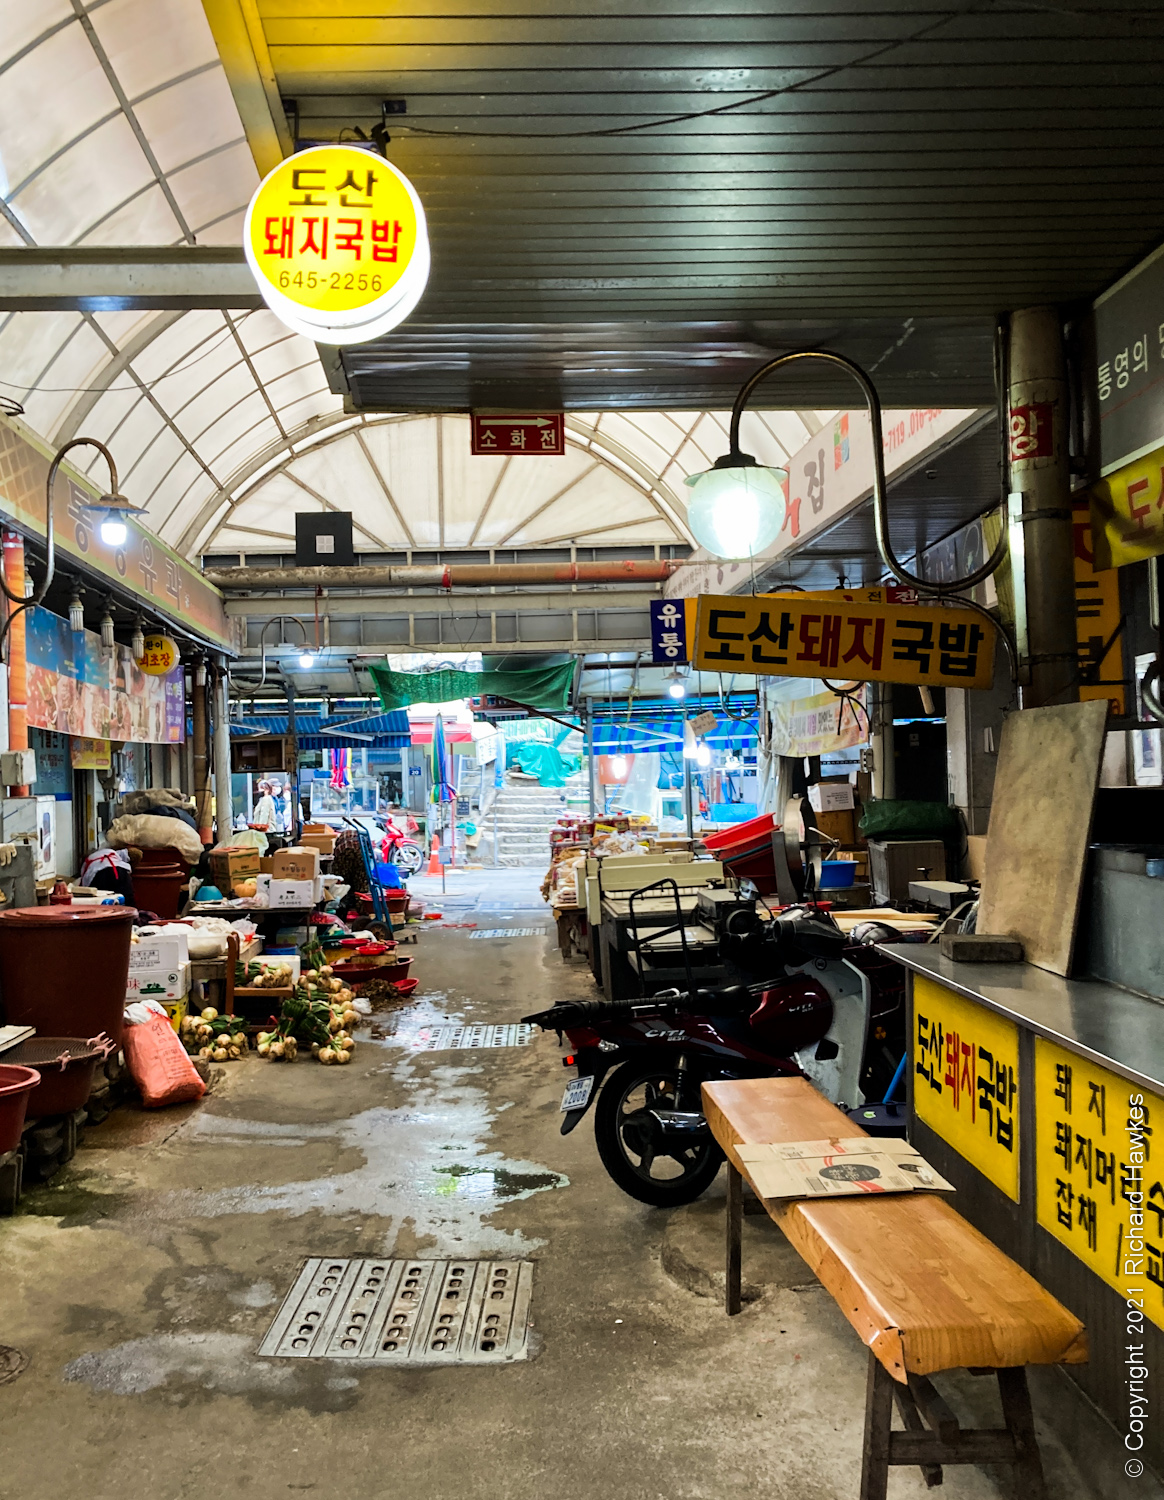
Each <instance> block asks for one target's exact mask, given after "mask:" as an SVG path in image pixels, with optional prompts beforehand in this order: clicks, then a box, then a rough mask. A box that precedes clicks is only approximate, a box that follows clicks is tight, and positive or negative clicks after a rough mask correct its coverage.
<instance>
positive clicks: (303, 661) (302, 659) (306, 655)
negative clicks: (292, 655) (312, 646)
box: [299, 651, 315, 672]
mask: <svg viewBox="0 0 1164 1500" xmlns="http://www.w3.org/2000/svg"><path fill="white" fill-rule="evenodd" d="M299 665H300V666H301V667H302V668H303V670H304V671H305V672H310V671H311V669H312V667H313V666H314V665H315V657H314V656H312V654H311V652H310V651H301V652H300V653H299Z"/></svg>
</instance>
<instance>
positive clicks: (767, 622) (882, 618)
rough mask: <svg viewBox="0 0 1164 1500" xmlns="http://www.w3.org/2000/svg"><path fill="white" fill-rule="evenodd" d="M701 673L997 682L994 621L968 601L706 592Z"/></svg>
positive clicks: (698, 646)
mask: <svg viewBox="0 0 1164 1500" xmlns="http://www.w3.org/2000/svg"><path fill="white" fill-rule="evenodd" d="M695 665H696V667H697V668H698V669H699V670H700V671H701V672H746V673H756V674H758V675H761V676H771V677H816V678H831V679H834V680H836V681H838V682H840V681H860V682H909V683H913V684H915V685H925V686H927V687H931V686H933V687H962V688H988V687H989V686H990V684H991V682H992V680H993V677H994V626H993V625H992V624H991V623H990V621H989V620H987V619H985V618H984V617H983V616H981V615H979V614H977V613H975V612H972V611H970V610H968V609H956V608H943V607H933V606H929V605H916V604H915V605H909V604H879V603H878V604H874V603H871V602H867V601H865V600H852V601H851V600H847V599H843V598H841V599H834V598H813V597H812V596H810V595H807V594H792V595H787V594H786V595H763V594H761V595H757V596H755V597H749V596H747V595H740V594H727V595H719V594H701V595H700V596H699V615H698V619H697V623H696V630H695Z"/></svg>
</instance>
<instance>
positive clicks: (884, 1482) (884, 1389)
mask: <svg viewBox="0 0 1164 1500" xmlns="http://www.w3.org/2000/svg"><path fill="white" fill-rule="evenodd" d="M892 1420H893V1376H892V1375H890V1373H889V1371H888V1370H887V1369H886V1368H885V1366H884V1365H883V1364H882V1363H881V1361H880V1360H879V1359H878V1358H877V1356H876V1355H875V1354H874V1353H873V1352H872V1351H870V1353H869V1378H868V1383H867V1385H866V1387H865V1440H864V1442H863V1444H862V1446H861V1500H886V1494H887V1492H888V1489H889V1429H890V1426H891V1423H892Z"/></svg>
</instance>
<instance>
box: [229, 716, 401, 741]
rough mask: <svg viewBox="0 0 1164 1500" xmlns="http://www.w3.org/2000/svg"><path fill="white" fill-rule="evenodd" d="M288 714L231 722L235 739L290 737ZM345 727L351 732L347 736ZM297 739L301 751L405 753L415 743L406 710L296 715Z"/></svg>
mask: <svg viewBox="0 0 1164 1500" xmlns="http://www.w3.org/2000/svg"><path fill="white" fill-rule="evenodd" d="M289 724H290V718H289V716H288V715H287V714H247V715H246V717H245V718H243V719H241V720H238V721H233V720H232V722H231V726H230V737H231V739H234V740H252V739H257V738H258V737H259V736H260V735H264V734H288V733H289V732H290V730H289V727H288V726H289ZM345 728H346V729H347V730H348V731H349V732H348V733H346V734H345V732H344V731H345ZM295 737H296V739H297V740H298V741H299V748H300V749H301V750H339V749H343V748H344V747H345V746H352V745H364V746H366V747H367V748H368V749H376V750H402V749H403V748H404V747H405V746H406V745H410V744H411V743H412V737H411V732H410V730H409V726H408V715H407V714H406V713H405V712H404V711H403V709H396V710H394V711H393V712H392V713H387V714H386V713H384V712H382V711H380V712H376V713H368V712H363V711H359V712H352V713H334V714H329V715H328V716H327V717H326V718H325V717H323V716H322V715H320V714H309V713H302V714H296V715H295Z"/></svg>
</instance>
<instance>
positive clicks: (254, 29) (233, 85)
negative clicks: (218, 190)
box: [202, 0, 293, 177]
mask: <svg viewBox="0 0 1164 1500" xmlns="http://www.w3.org/2000/svg"><path fill="white" fill-rule="evenodd" d="M202 8H203V10H205V12H206V19H207V20H208V21H209V22H210V30H211V32H212V33H213V34H214V43H215V46H216V47H217V48H218V55H219V57H221V58H222V65H223V67H224V68H225V69H226V77H227V81H228V82H229V84H230V91H231V93H232V94H233V95H234V102H235V103H236V104H237V105H238V112H239V114H240V115H241V116H242V122H243V128H244V130H245V131H246V133H247V140H248V142H249V143H250V148H251V155H252V156H253V157H254V159H255V166H256V167H258V169H259V174H260V176H263V177H265V176H266V175H267V173H268V172H270V171H272V170H273V169H274V168H275V167H277V166H278V165H279V163H280V162H281V161H282V160H283V159H284V158H285V157H287V156H290V154H291V151H292V149H293V142H292V140H291V131H290V129H289V128H288V126H287V117H286V115H285V114H284V113H283V104H282V100H281V98H280V95H279V84H278V81H277V80H276V78H275V70H274V68H273V67H272V66H271V55H270V53H269V51H268V50H267V38H266V36H265V35H264V34H263V23H262V20H261V18H260V16H259V8H258V5H257V4H256V0H202Z"/></svg>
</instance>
